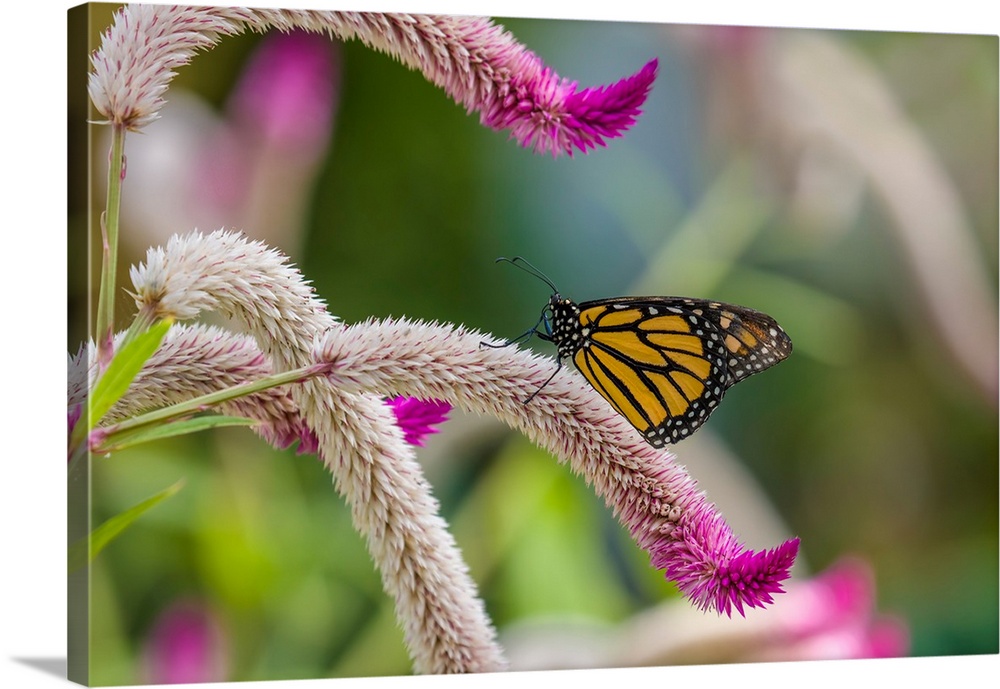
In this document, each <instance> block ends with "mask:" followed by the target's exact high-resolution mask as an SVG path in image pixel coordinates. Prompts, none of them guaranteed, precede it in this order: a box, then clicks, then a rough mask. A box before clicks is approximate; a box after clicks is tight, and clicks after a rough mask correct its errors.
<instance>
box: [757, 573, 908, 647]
mask: <svg viewBox="0 0 1000 689" xmlns="http://www.w3.org/2000/svg"><path fill="white" fill-rule="evenodd" d="M773 621H774V623H775V625H776V629H775V632H776V633H775V639H776V640H777V641H778V643H775V644H774V648H773V649H772V650H771V651H769V652H768V653H767V654H765V655H768V654H773V655H775V656H776V657H775V658H774V659H776V660H778V659H780V660H820V659H823V660H837V659H847V658H896V657H900V656H904V655H906V654H907V653H908V652H909V646H910V641H909V631H908V629H907V627H906V624H905V623H904V622H903V621H902V620H900V619H898V618H895V617H891V616H887V615H881V614H878V613H877V611H876V607H875V582H874V574H873V572H872V569H871V567H870V566H869V565H868V563H867V562H865V561H863V560H860V559H856V558H844V559H842V560H840V561H838V562H836V563H835V564H834V565H833V566H832V567H830V568H829V569H827V570H826V571H825V572H823V573H821V574H819V575H817V576H815V577H813V578H812V579H810V580H809V581H807V582H805V583H803V584H802V585H800V586H798V587H796V588H794V589H793V590H790V591H789V595H788V598H787V603H786V604H785V605H784V606H781V607H779V608H777V609H776V610H775V614H774V620H773Z"/></svg>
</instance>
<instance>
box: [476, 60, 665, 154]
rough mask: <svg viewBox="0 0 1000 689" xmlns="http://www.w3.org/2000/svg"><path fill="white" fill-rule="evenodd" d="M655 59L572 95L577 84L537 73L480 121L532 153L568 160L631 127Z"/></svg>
mask: <svg viewBox="0 0 1000 689" xmlns="http://www.w3.org/2000/svg"><path fill="white" fill-rule="evenodd" d="M658 68H659V60H657V59H656V58H653V59H652V60H650V61H649V62H648V63H646V64H645V65H644V66H643V67H642V69H640V70H639V71H638V72H636V73H635V74H633V75H632V76H629V77H626V78H624V79H622V80H620V81H618V82H615V83H614V84H609V85H607V86H596V87H592V88H585V89H583V90H581V91H577V90H576V88H577V84H576V82H573V81H568V80H566V79H562V78H561V77H559V75H557V74H556V73H555V72H554V71H552V69H550V68H548V67H545V68H542V69H541V70H540V71H539V72H538V73H537V75H536V76H535V77H534V78H530V79H529V80H528V81H527V82H524V83H521V84H515V91H516V94H515V95H508V96H507V97H506V98H501V99H499V100H497V101H496V102H495V103H494V104H493V105H492V106H490V107H487V108H486V109H485V110H484V111H483V115H482V121H483V123H484V124H486V125H487V126H489V127H492V128H494V129H505V128H509V129H510V130H511V137H512V138H514V139H517V140H518V141H520V142H521V145H522V146H524V147H525V148H532V149H534V150H535V152H537V153H546V152H548V153H551V154H552V155H553V156H557V155H559V154H560V153H566V154H568V155H570V156H572V155H573V149H574V148H575V149H577V150H579V151H582V152H583V153H586V152H587V151H589V150H591V149H595V148H597V147H598V146H606V145H607V139H613V138H616V137H619V136H622V134H623V133H624V132H625V130H627V129H628V128H629V127H631V126H632V125H633V124H635V121H636V118H637V117H638V116H639V114H640V113H641V112H642V111H641V110H640V106H641V105H642V104H643V103H644V102H645V100H646V97H647V96H648V95H649V90H650V88H652V85H653V81H654V80H655V79H656V72H657V69H658Z"/></svg>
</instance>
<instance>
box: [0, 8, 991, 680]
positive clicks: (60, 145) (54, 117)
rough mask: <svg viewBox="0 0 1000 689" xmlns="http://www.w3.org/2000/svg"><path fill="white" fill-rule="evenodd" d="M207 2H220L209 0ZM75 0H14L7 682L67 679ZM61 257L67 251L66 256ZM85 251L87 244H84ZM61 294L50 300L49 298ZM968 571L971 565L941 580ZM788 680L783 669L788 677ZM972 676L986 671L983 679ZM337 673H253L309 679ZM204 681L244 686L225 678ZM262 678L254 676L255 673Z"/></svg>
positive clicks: (705, 671)
mask: <svg viewBox="0 0 1000 689" xmlns="http://www.w3.org/2000/svg"><path fill="white" fill-rule="evenodd" d="M204 4H218V3H208V2H205V3H204ZM250 4H256V5H268V4H271V5H279V6H294V7H297V8H326V9H331V8H343V9H359V10H364V9H369V10H380V11H392V10H395V11H409V12H433V13H444V14H449V13H451V14H489V15H499V16H531V17H561V18H585V19H612V20H613V19H619V20H626V19H627V20H633V21H657V22H670V23H700V24H744V25H761V26H799V27H819V28H845V29H880V30H896V31H899V30H901V31H916V32H945V33H977V34H993V35H996V34H998V33H1000V29H998V26H1000V22H998V14H1000V11H998V9H997V3H995V2H991V1H990V0H949V1H948V2H935V3H930V2H927V3H917V2H912V0H910V1H903V0H867V1H864V2H863V1H861V0H839V1H838V2H835V3H831V2H825V3H816V2H792V1H778V0H756V1H755V2H746V1H745V0H743V1H740V0H728V1H720V0H699V1H697V2H691V1H690V0H689V1H688V2H671V1H670V0H661V1H660V2H656V3H655V4H654V3H650V2H643V1H640V0H616V2H613V3H603V4H598V3H558V2H553V1H551V0H543V1H539V0H532V1H531V2H526V1H523V0H522V1H518V2H511V1H509V0H504V1H503V2H500V1H499V0H494V1H493V2H483V1H481V0H466V1H462V2H459V1H457V0H450V1H442V0H437V1H434V2H430V1H420V2H418V1H416V0H387V1H385V2H381V3H377V4H376V3H373V2H369V1H368V0H355V1H352V2H349V3H348V2H346V0H344V1H342V2H340V3H337V2H335V0H327V1H326V2H323V1H320V2H309V1H307V0H303V1H301V2H290V1H284V0H278V1H276V2H272V3H250ZM69 7H70V4H64V3H57V2H52V1H50V0H44V1H43V2H32V3H30V4H29V3H27V2H20V3H16V4H15V5H13V6H10V5H8V6H7V7H6V11H5V12H4V17H3V18H4V20H5V28H6V31H5V32H4V34H5V36H4V38H5V40H4V43H3V45H4V51H5V55H4V58H5V59H4V61H3V72H4V79H3V82H2V83H3V85H4V88H3V99H2V101H0V102H2V104H3V106H2V108H0V109H2V112H3V117H4V125H5V126H4V128H3V129H2V130H0V131H3V132H4V133H5V135H6V139H7V140H6V141H4V145H3V149H2V150H3V152H4V155H3V161H4V167H3V169H4V170H5V171H6V174H4V175H3V178H4V181H3V183H2V184H0V189H3V195H4V211H5V212H4V215H3V218H4V220H6V221H7V223H8V224H7V226H6V227H4V228H3V251H2V253H3V256H4V260H5V261H6V263H7V266H6V268H5V269H4V270H3V271H0V275H2V280H3V285H2V287H3V289H2V294H3V300H4V301H3V311H2V315H3V324H4V325H3V329H2V333H3V335H2V337H0V340H2V342H3V348H4V349H3V354H4V356H3V359H2V361H3V362H4V364H5V365H4V366H3V371H4V377H5V379H6V380H7V381H8V382H7V383H6V384H5V385H4V386H3V387H2V390H3V392H4V393H5V395H4V397H5V398H6V400H5V401H6V402H7V403H6V404H4V405H3V414H4V417H3V418H4V421H5V423H4V424H3V428H4V431H5V433H4V435H5V437H6V438H7V442H5V443H4V444H5V446H6V447H5V449H6V451H5V452H3V454H2V458H3V459H2V466H3V468H4V476H3V478H2V479H0V491H2V492H0V510H2V511H3V519H2V522H0V529H2V540H0V544H2V546H0V547H2V550H0V553H2V566H0V571H2V574H0V576H2V581H0V597H2V598H0V686H2V687H14V688H16V689H21V688H22V687H24V688H27V689H32V688H34V687H56V686H64V685H65V684H66V680H65V679H64V676H65V665H66V620H65V617H66V612H65V611H66V574H65V570H66V564H65V556H66V547H65V540H66V539H65V520H66V507H65V495H66V490H65V480H66V472H65V459H63V457H64V447H65V445H64V443H65V441H64V440H63V437H64V436H63V433H64V430H63V429H65V423H66V421H65V418H66V417H65V411H64V408H63V400H64V399H65V370H66V369H65V366H64V364H63V361H64V358H63V357H65V353H66V350H65V347H66V326H65V321H66V318H65V309H66V306H65V304H66V300H65V293H66V288H65V281H66V278H65V274H66V269H65V266H66V256H65V244H66V242H65V233H66V210H65V191H64V189H65V187H64V186H63V185H64V184H65V179H66V171H65V170H66V163H65V159H66V141H65V136H66V134H65V131H66V124H65V111H66V108H65V93H66V91H65V81H66V77H65V73H66V72H65V64H66V47H65V46H66V10H67V9H68V8H69ZM56 257H58V260H55V259H56ZM74 260H80V257H74ZM46 309H48V310H46ZM959 585H961V573H960V572H956V573H955V579H954V580H952V581H942V582H941V586H942V588H944V587H950V586H959ZM998 670H1000V662H998V656H978V657H967V658H946V659H928V658H923V659H909V660H899V661H877V662H872V661H856V662H838V663H829V662H824V663H817V662H813V663H804V664H758V665H742V666H721V667H683V668H650V669H635V670H616V671H586V672H559V673H519V674H510V675H490V676H480V677H463V678H447V679H445V678H440V677H438V678H435V677H431V678H406V679H359V680H338V681H337V683H336V686H338V687H345V688H347V687H385V686H409V687H430V686H442V683H444V684H443V685H444V686H452V687H501V686H502V687H506V686H515V683H517V684H518V685H522V684H524V683H527V684H528V686H534V685H535V684H541V683H542V682H545V683H546V684H550V685H551V684H556V685H560V686H561V685H563V684H566V685H569V684H570V683H573V684H574V685H580V684H582V685H583V686H591V685H593V686H601V687H606V686H608V685H614V684H615V683H617V684H623V683H626V682H629V683H632V682H634V683H645V684H650V685H665V686H671V687H683V686H686V685H696V684H697V685H703V684H707V685H709V686H712V685H714V684H716V683H717V682H718V683H722V682H727V683H728V682H734V681H738V682H740V683H750V684H756V683H757V682H760V683H765V682H767V683H770V684H771V685H774V686H780V683H784V682H795V681H796V680H798V682H802V683H807V684H808V685H809V686H828V685H829V686H834V685H836V686H847V687H850V686H872V685H874V684H875V682H877V681H879V680H889V679H891V680H893V685H897V686H898V685H900V684H905V685H909V686H932V685H933V686H943V685H946V683H954V682H955V680H958V681H959V682H962V680H963V679H973V678H979V677H981V676H984V677H987V678H988V677H991V676H992V677H994V679H995V678H996V677H997V676H1000V672H998ZM783 681H784V682H783ZM973 681H976V680H975V679H973ZM321 682H323V681H322V680H317V681H306V682H301V681H299V682H294V683H293V682H261V683H255V684H253V685H252V686H254V687H257V686H260V687H267V688H268V689H270V688H271V687H282V688H285V687H287V688H291V687H295V688H304V687H311V686H317V685H319V684H320V683H321ZM202 686H205V687H215V686H236V685H221V684H211V685H202ZM248 686H249V685H248Z"/></svg>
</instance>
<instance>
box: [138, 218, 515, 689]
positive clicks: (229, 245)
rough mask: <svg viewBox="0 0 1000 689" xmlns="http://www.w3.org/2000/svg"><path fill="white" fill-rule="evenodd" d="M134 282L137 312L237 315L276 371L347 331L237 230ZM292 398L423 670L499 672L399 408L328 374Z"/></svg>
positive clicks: (167, 260) (154, 259)
mask: <svg viewBox="0 0 1000 689" xmlns="http://www.w3.org/2000/svg"><path fill="white" fill-rule="evenodd" d="M132 281H133V284H134V287H135V295H136V301H137V304H138V305H139V307H140V317H153V318H163V317H167V316H173V317H175V318H177V319H189V318H193V317H195V316H196V315H198V313H200V312H201V311H203V310H216V311H220V312H222V313H225V314H228V315H230V316H233V317H236V318H237V319H239V320H241V321H242V322H243V323H245V324H246V326H247V327H248V328H249V330H250V331H251V333H252V334H253V336H254V338H255V339H256V340H257V342H258V343H259V345H260V347H261V349H262V350H263V351H264V352H265V353H266V354H267V356H268V358H269V359H270V362H271V365H272V366H273V368H274V369H275V370H276V371H283V370H289V369H293V368H296V367H298V366H300V365H303V364H308V363H311V360H312V347H313V342H314V339H315V338H316V337H318V336H319V335H321V334H322V333H323V332H324V331H326V330H328V329H340V328H341V327H343V326H340V325H339V324H337V322H336V320H335V319H334V318H333V317H332V316H331V315H330V314H328V313H327V312H326V309H325V308H324V306H323V304H322V302H321V301H319V300H318V299H317V298H316V297H315V296H314V295H313V293H312V289H311V288H310V287H309V286H308V285H307V284H306V283H305V282H304V281H303V279H302V277H301V275H300V274H299V273H298V271H296V270H295V269H294V268H292V267H291V266H289V265H288V264H287V262H286V258H285V257H284V256H283V255H281V254H279V253H278V252H276V251H274V250H271V249H268V248H267V247H265V246H264V245H262V244H260V243H257V242H248V241H247V240H246V239H245V238H243V237H241V236H240V235H238V234H234V233H228V232H215V233H212V234H210V235H207V236H206V235H202V234H201V233H197V232H196V233H193V234H191V235H187V236H185V237H180V238H178V237H174V238H172V239H171V241H170V242H168V244H167V246H166V247H165V248H157V249H151V250H150V251H149V252H148V254H147V259H146V262H145V264H143V265H140V266H138V267H135V268H133V270H132ZM289 393H290V395H291V398H292V400H293V402H294V403H295V405H296V407H297V408H298V410H299V413H300V414H301V417H302V419H303V420H304V421H305V422H306V424H307V425H308V426H309V428H310V429H311V430H312V431H313V432H314V433H315V436H316V438H317V442H318V447H319V455H320V457H321V458H322V459H323V461H324V463H325V464H326V465H327V466H328V467H329V469H330V471H331V473H332V474H333V477H334V481H335V484H336V485H337V488H338V490H339V491H340V492H341V493H342V494H343V495H344V497H345V498H346V500H347V502H348V503H349V504H350V506H351V513H352V518H353V521H354V525H355V528H356V529H357V530H358V531H359V532H360V533H361V534H362V535H363V536H364V537H365V539H366V541H367V546H368V550H369V553H370V554H371V556H372V558H373V560H374V561H375V564H376V566H377V567H378V569H379V570H380V572H381V575H382V581H383V586H384V587H385V589H386V591H387V592H388V593H389V594H390V595H391V596H392V597H393V598H394V599H395V604H396V615H397V618H398V619H399V620H400V623H401V625H402V626H403V632H404V638H405V640H406V643H407V647H408V649H409V651H410V654H411V656H412V658H413V660H414V665H415V668H416V670H417V671H418V672H425V673H444V672H487V671H494V670H499V669H502V668H503V667H504V666H505V662H504V660H503V657H502V655H501V652H500V649H499V646H498V645H497V643H496V639H495V631H494V629H493V627H492V625H491V623H490V621H489V619H488V617H487V616H486V612H485V610H484V608H483V604H482V601H481V600H480V599H479V598H478V595H477V592H476V587H475V584H474V582H473V581H472V580H471V578H470V577H469V575H468V570H467V568H466V566H465V564H464V562H463V561H462V559H461V556H460V554H459V551H458V547H457V545H456V544H455V542H454V539H453V538H452V536H451V534H450V533H449V532H448V530H447V528H446V524H445V523H444V521H443V520H442V519H441V517H440V516H439V515H438V505H437V502H436V500H435V499H434V498H433V496H432V495H431V491H430V486H429V485H428V484H427V482H426V480H425V479H424V477H423V475H422V473H421V470H420V466H419V464H418V463H417V462H416V460H415V458H414V455H413V449H412V447H411V446H410V445H408V444H407V443H406V442H405V440H404V436H403V431H402V430H401V429H400V427H399V426H398V425H397V423H396V421H395V417H394V413H393V411H392V410H391V409H390V408H389V407H388V405H386V404H385V403H384V402H383V401H382V399H381V398H380V397H378V396H375V395H371V394H356V393H350V392H344V391H342V390H339V389H336V388H334V387H333V386H332V385H331V384H330V383H329V382H328V381H326V380H324V379H311V380H307V381H304V382H303V383H301V384H299V385H295V386H292V387H290V388H289Z"/></svg>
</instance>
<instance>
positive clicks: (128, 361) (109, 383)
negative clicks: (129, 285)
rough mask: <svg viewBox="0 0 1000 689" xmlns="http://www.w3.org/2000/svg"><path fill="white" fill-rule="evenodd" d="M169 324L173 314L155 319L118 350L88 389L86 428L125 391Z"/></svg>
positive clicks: (91, 426) (158, 343) (105, 412)
mask: <svg viewBox="0 0 1000 689" xmlns="http://www.w3.org/2000/svg"><path fill="white" fill-rule="evenodd" d="M172 324H173V319H172V318H166V319H164V320H162V321H158V322H157V323H155V324H154V325H153V326H152V327H150V328H149V330H147V331H145V332H144V333H142V334H140V335H138V336H137V337H136V338H135V339H133V340H132V341H131V342H128V343H127V344H125V346H123V347H122V348H121V349H120V350H118V352H117V353H116V354H115V357H114V358H113V359H112V360H111V363H110V364H109V365H108V368H107V370H106V371H105V372H104V375H102V376H101V377H100V379H99V380H98V381H97V385H95V386H94V389H93V391H91V393H90V397H89V404H90V414H89V416H88V421H87V422H88V423H89V424H90V427H89V428H87V430H88V431H89V430H91V428H93V425H94V424H96V423H97V422H98V421H100V420H101V418H103V417H104V415H105V414H107V413H108V410H109V409H111V407H112V406H113V405H114V403H115V402H117V401H118V400H119V399H121V397H122V395H124V394H125V392H126V390H128V387H129V385H131V384H132V381H133V380H134V379H135V377H136V376H137V375H138V374H139V371H141V370H142V367H143V366H144V365H145V364H146V361H147V360H148V359H149V357H151V356H152V355H153V352H155V351H156V350H157V348H159V346H160V343H161V342H162V341H163V338H164V336H165V335H166V334H167V331H168V330H170V326H171V325H172Z"/></svg>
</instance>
